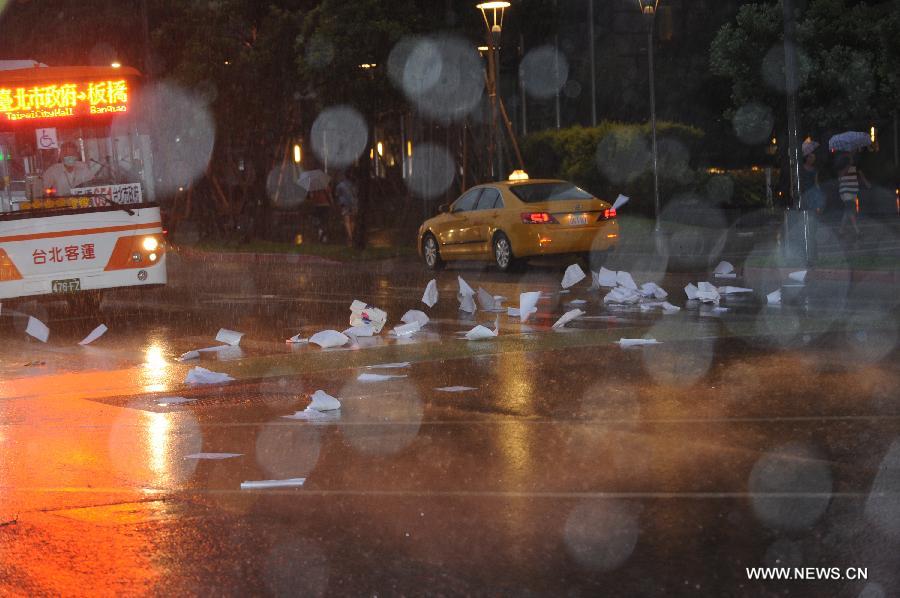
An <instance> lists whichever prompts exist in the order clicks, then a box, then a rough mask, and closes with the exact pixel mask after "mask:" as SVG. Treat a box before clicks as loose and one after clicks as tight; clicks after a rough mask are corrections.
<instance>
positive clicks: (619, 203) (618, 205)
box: [612, 193, 631, 210]
mask: <svg viewBox="0 0 900 598" xmlns="http://www.w3.org/2000/svg"><path fill="white" fill-rule="evenodd" d="M629 199H631V198H630V197H628V196H627V195H622V194H621V193H619V197H617V198H616V201H614V202H613V205H612V209H614V210H618V209H619V208H621V207H622V206H624V205H625V204H627V203H628V200H629Z"/></svg>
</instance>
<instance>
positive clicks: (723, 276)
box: [713, 272, 737, 278]
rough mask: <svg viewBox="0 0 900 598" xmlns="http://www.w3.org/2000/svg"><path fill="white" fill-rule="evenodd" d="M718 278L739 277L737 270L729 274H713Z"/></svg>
mask: <svg viewBox="0 0 900 598" xmlns="http://www.w3.org/2000/svg"><path fill="white" fill-rule="evenodd" d="M713 276H715V277H716V278H737V272H729V273H728V274H713Z"/></svg>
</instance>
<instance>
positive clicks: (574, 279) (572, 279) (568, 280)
mask: <svg viewBox="0 0 900 598" xmlns="http://www.w3.org/2000/svg"><path fill="white" fill-rule="evenodd" d="M585 276H586V275H585V273H584V270H582V269H581V266H579V265H578V264H572V265H571V266H569V267H568V268H566V273H565V274H564V275H563V279H562V283H561V285H562V288H564V289H568V288H569V287H571V286H573V285H576V284H578V283H579V282H581V281H582V280H584V279H585Z"/></svg>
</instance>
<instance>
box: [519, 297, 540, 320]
mask: <svg viewBox="0 0 900 598" xmlns="http://www.w3.org/2000/svg"><path fill="white" fill-rule="evenodd" d="M540 298H541V293H540V292H539V291H531V292H530V293H521V294H519V318H520V319H521V320H522V321H523V322H526V321H527V320H528V318H530V317H531V314H533V313H535V312H537V303H538V301H539V300H540Z"/></svg>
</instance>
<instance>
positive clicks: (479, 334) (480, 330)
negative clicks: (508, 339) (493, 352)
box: [466, 320, 500, 341]
mask: <svg viewBox="0 0 900 598" xmlns="http://www.w3.org/2000/svg"><path fill="white" fill-rule="evenodd" d="M499 333H500V321H499V320H494V329H493V330H491V329H490V328H488V327H487V326H482V325H481V324H479V325H478V326H476V327H475V328H473V329H472V330H470V331H468V332H467V333H466V339H467V340H470V341H480V340H484V339H488V338H494V337H495V336H497V335H498V334H499Z"/></svg>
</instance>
